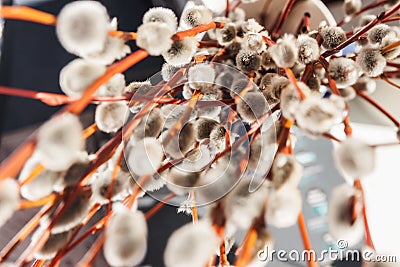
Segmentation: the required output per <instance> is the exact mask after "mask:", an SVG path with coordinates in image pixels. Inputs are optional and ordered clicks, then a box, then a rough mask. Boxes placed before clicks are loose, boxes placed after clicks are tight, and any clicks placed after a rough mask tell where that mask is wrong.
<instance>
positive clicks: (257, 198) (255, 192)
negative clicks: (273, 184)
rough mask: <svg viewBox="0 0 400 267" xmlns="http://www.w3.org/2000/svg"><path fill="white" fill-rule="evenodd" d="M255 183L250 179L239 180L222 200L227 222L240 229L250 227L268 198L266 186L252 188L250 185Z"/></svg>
mask: <svg viewBox="0 0 400 267" xmlns="http://www.w3.org/2000/svg"><path fill="white" fill-rule="evenodd" d="M255 183H256V181H254V180H253V179H252V178H250V177H248V178H244V179H242V180H240V182H239V183H238V184H237V185H236V186H235V188H234V189H233V190H232V191H231V192H229V194H228V195H227V196H226V198H225V199H224V200H223V201H224V204H225V216H226V219H227V221H228V222H229V223H230V224H233V225H235V226H236V227H239V228H240V229H248V228H249V227H250V226H251V224H252V222H253V220H254V219H255V218H256V217H258V216H259V215H260V214H261V211H262V208H263V207H264V204H265V200H266V199H267V197H268V187H267V184H266V183H264V184H262V185H261V186H260V187H259V188H253V186H252V184H255Z"/></svg>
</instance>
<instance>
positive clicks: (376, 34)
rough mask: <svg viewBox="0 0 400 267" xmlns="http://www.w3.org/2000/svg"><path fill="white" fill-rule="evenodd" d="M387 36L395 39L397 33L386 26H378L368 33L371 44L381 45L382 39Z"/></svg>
mask: <svg viewBox="0 0 400 267" xmlns="http://www.w3.org/2000/svg"><path fill="white" fill-rule="evenodd" d="M387 36H391V37H393V38H395V37H396V32H395V31H394V30H392V28H391V27H390V26H388V25H386V24H378V25H376V26H374V27H372V29H370V30H369V31H368V33H367V37H368V41H369V42H370V43H371V44H377V43H381V42H382V39H383V38H384V37H387Z"/></svg>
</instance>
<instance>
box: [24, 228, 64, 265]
mask: <svg viewBox="0 0 400 267" xmlns="http://www.w3.org/2000/svg"><path fill="white" fill-rule="evenodd" d="M45 230H46V227H44V226H40V227H39V229H37V230H36V231H35V232H34V233H33V235H32V243H31V244H32V245H33V244H35V243H36V242H37V241H38V240H39V238H40V236H41V235H43V234H44V232H45ZM71 235H72V232H71V231H67V232H62V233H58V234H50V236H49V238H48V239H47V241H46V242H45V243H44V244H43V246H41V247H40V249H39V250H38V251H36V252H35V254H34V256H35V258H38V259H44V260H48V259H52V258H54V256H55V255H56V253H57V252H58V251H59V250H60V249H62V248H63V247H64V246H65V245H66V244H67V242H68V241H69V239H70V238H71Z"/></svg>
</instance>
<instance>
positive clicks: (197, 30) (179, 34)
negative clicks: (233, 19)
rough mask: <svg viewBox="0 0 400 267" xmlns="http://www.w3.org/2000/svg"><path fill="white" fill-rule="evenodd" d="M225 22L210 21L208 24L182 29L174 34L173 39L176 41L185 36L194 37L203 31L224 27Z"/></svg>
mask: <svg viewBox="0 0 400 267" xmlns="http://www.w3.org/2000/svg"><path fill="white" fill-rule="evenodd" d="M224 25H225V24H224V23H223V22H210V23H207V24H202V25H199V26H197V27H194V28H192V29H189V30H186V31H181V32H177V33H175V34H174V35H173V36H172V40H174V41H180V40H183V39H184V38H185V37H193V36H196V35H197V34H199V33H201V32H205V31H208V30H211V29H214V28H219V29H220V28H223V27H224Z"/></svg>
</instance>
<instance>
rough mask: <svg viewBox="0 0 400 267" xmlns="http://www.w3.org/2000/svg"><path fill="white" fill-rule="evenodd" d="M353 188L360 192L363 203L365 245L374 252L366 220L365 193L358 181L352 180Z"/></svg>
mask: <svg viewBox="0 0 400 267" xmlns="http://www.w3.org/2000/svg"><path fill="white" fill-rule="evenodd" d="M354 187H355V188H357V189H358V190H360V192H361V197H362V201H363V206H362V214H363V220H364V228H365V243H366V245H367V246H369V247H370V248H372V249H373V250H375V246H374V242H373V241H372V236H371V232H370V229H369V223H368V218H367V207H366V205H365V193H364V189H363V186H362V184H361V181H360V179H355V180H354Z"/></svg>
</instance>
